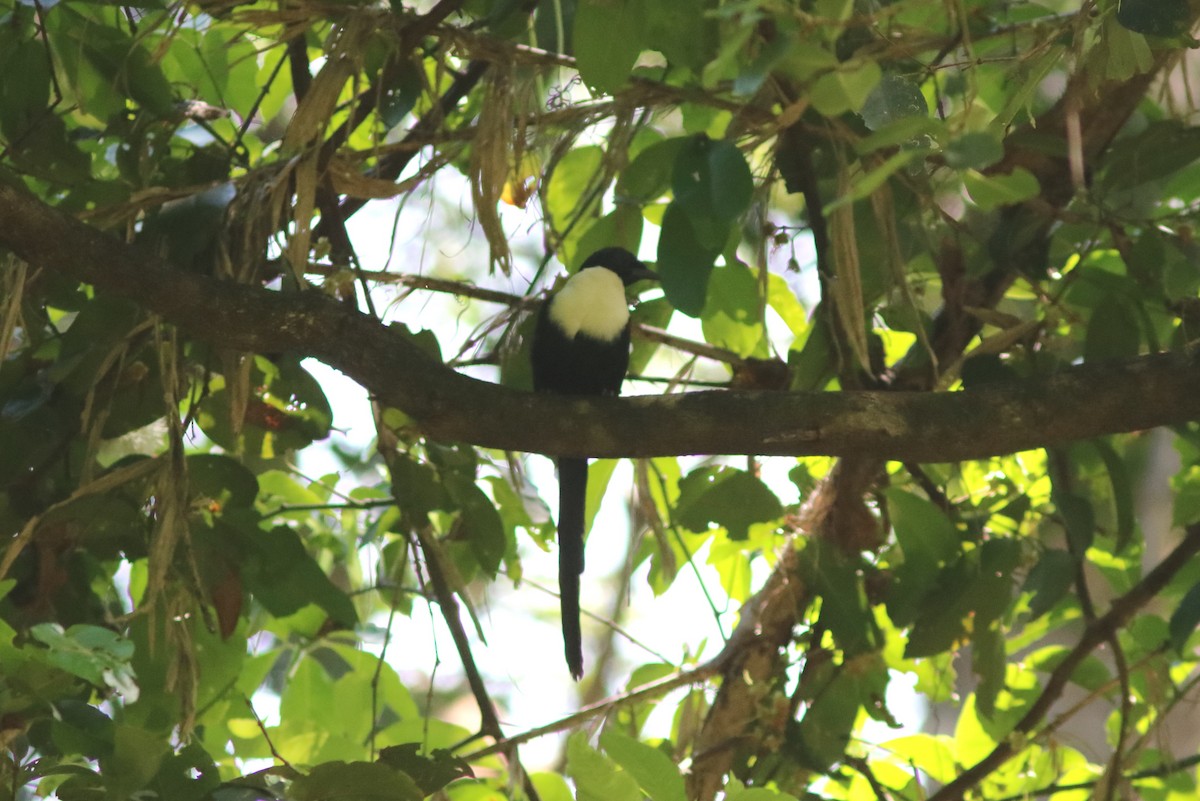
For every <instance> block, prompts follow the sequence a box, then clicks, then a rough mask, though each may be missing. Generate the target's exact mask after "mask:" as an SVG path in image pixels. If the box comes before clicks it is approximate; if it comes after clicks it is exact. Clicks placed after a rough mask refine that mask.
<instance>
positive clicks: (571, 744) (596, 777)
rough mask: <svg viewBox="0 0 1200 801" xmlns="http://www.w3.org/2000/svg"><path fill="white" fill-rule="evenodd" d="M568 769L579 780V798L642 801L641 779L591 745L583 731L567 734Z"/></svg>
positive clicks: (596, 800) (594, 800)
mask: <svg viewBox="0 0 1200 801" xmlns="http://www.w3.org/2000/svg"><path fill="white" fill-rule="evenodd" d="M567 773H568V774H569V775H570V777H571V778H572V779H574V780H575V788H576V791H577V792H578V796H577V801H642V791H641V790H640V789H639V788H638V783H637V780H636V779H634V777H633V776H631V775H629V774H628V773H626V772H625V771H624V770H622V769H621V768H619V767H618V766H617V764H616V763H615V762H613V761H612V760H611V759H609V758H608V757H606V756H605V755H604V754H601V753H600V752H599V751H597V750H596V749H594V748H592V747H591V746H590V745H588V742H587V735H586V734H584V733H583V732H575V733H574V734H572V735H571V736H570V737H568V738H567Z"/></svg>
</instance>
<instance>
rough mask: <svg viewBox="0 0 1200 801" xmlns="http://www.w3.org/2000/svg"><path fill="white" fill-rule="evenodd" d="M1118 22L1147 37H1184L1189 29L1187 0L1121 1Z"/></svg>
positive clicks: (1118, 5) (1118, 8)
mask: <svg viewBox="0 0 1200 801" xmlns="http://www.w3.org/2000/svg"><path fill="white" fill-rule="evenodd" d="M1117 22H1119V23H1121V24H1122V25H1123V26H1125V27H1126V28H1128V29H1129V30H1131V31H1135V32H1137V33H1144V34H1146V35H1147V36H1182V35H1184V34H1186V33H1187V28H1188V4H1187V0H1120V2H1119V3H1117Z"/></svg>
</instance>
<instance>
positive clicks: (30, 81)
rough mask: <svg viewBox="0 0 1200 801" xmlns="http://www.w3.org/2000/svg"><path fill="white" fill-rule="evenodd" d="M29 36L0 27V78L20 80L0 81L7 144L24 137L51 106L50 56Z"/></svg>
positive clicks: (0, 122)
mask: <svg viewBox="0 0 1200 801" xmlns="http://www.w3.org/2000/svg"><path fill="white" fill-rule="evenodd" d="M31 33H32V31H30V32H22V31H21V30H20V28H19V27H15V26H14V25H12V24H11V23H6V24H4V25H0V74H4V75H20V76H21V80H19V81H18V80H8V81H0V133H3V135H4V137H5V139H7V140H8V142H9V143H13V142H17V141H19V140H21V139H23V138H24V137H26V136H27V135H28V134H29V133H30V131H31V130H32V129H33V127H34V126H35V125H36V124H37V123H38V120H39V118H40V117H41V116H43V115H44V114H46V113H47V111H46V109H47V106H49V105H50V68H49V63H50V62H49V54H48V53H47V50H46V43H45V42H40V41H37V40H36V39H34V38H32V36H31ZM26 37H30V38H26Z"/></svg>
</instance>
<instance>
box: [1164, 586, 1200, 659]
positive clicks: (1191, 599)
mask: <svg viewBox="0 0 1200 801" xmlns="http://www.w3.org/2000/svg"><path fill="white" fill-rule="evenodd" d="M1197 625H1200V583H1197V584H1194V585H1192V588H1191V589H1190V590H1188V591H1187V593H1186V594H1185V595H1184V596H1183V598H1182V599H1181V600H1180V601H1179V606H1177V607H1176V608H1175V611H1174V612H1172V613H1171V620H1170V622H1169V624H1168V628H1169V630H1170V632H1171V647H1172V648H1174V649H1175V650H1176V652H1178V653H1180V654H1183V653H1184V650H1183V649H1184V646H1186V645H1187V641H1188V639H1189V638H1190V637H1191V636H1192V632H1193V631H1195V630H1196V626H1197ZM1185 655H1186V654H1185Z"/></svg>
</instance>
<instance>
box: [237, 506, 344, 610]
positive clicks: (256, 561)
mask: <svg viewBox="0 0 1200 801" xmlns="http://www.w3.org/2000/svg"><path fill="white" fill-rule="evenodd" d="M217 530H219V531H223V532H224V533H225V534H226V535H227V536H232V538H233V544H235V547H236V548H237V551H233V553H237V552H238V551H241V552H242V553H244V554H245V555H246V556H247V557H249V558H248V559H244V560H243V561H242V564H241V568H242V576H243V578H244V579H245V580H246V585H247V589H249V590H250V591H251V592H252V593H253V594H254V596H255V597H256V598H258V600H259V601H260V602H262V604H263V606H265V607H267V609H268V610H270V612H271V613H272V614H274V615H276V616H278V617H283V616H286V615H290V614H292V613H294V612H296V611H298V610H299V609H301V608H302V607H304V606H306V605H307V604H310V603H312V604H316V605H317V606H319V607H321V608H322V609H324V610H325V612H326V613H327V614H328V615H329V616H330V617H331V618H333V619H334V620H335V621H337V622H338V623H341V624H342V625H345V626H353V625H354V624H355V623H357V622H358V613H357V612H356V611H355V610H354V604H353V603H351V601H350V598H348V597H347V596H346V593H344V592H342V591H341V590H340V589H338V588H337V586H335V585H334V584H333V582H332V581H330V580H329V577H328V576H326V575H325V571H323V570H321V568H320V567H319V566H318V565H317V563H316V562H315V561H313V558H312V557H311V556H309V554H308V551H306V550H305V548H304V544H303V543H302V542H301V541H300V538H299V537H298V536H296V533H295V532H294V531H292V530H291V529H290V528H288V527H286V526H276V527H275V528H273V529H271V530H270V531H259V532H253V533H252V532H249V531H248V532H245V533H243V532H242V531H241V530H240V529H234V528H233V527H228V526H224V527H220V528H219V529H217Z"/></svg>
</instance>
